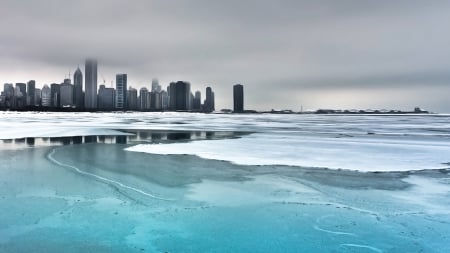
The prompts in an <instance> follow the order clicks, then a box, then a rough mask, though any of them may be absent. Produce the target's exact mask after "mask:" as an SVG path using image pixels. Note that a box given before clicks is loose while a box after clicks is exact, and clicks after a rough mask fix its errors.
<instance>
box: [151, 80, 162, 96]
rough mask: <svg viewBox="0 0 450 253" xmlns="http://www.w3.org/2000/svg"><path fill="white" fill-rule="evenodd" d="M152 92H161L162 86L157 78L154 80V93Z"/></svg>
mask: <svg viewBox="0 0 450 253" xmlns="http://www.w3.org/2000/svg"><path fill="white" fill-rule="evenodd" d="M151 92H158V93H159V92H161V85H159V81H158V79H157V78H153V79H152V91H151Z"/></svg>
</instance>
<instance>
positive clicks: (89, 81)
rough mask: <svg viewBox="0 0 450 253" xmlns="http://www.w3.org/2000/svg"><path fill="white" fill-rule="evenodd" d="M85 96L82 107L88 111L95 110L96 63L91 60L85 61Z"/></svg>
mask: <svg viewBox="0 0 450 253" xmlns="http://www.w3.org/2000/svg"><path fill="white" fill-rule="evenodd" d="M84 74H85V80H84V85H85V88H84V90H85V95H84V107H85V108H86V109H88V110H95V109H97V61H96V60H93V59H88V60H86V63H85V70H84Z"/></svg>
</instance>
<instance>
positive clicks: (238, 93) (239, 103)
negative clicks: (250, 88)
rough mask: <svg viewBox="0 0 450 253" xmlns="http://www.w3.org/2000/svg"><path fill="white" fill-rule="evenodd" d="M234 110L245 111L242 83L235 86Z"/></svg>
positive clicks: (237, 111) (236, 111)
mask: <svg viewBox="0 0 450 253" xmlns="http://www.w3.org/2000/svg"><path fill="white" fill-rule="evenodd" d="M233 112H235V113H242V112H244V86H243V85H242V84H236V85H234V86H233Z"/></svg>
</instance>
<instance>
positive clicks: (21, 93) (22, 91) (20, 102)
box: [14, 83, 27, 109]
mask: <svg viewBox="0 0 450 253" xmlns="http://www.w3.org/2000/svg"><path fill="white" fill-rule="evenodd" d="M14 99H15V102H14V106H15V107H16V108H18V109H22V108H24V107H25V106H26V105H27V85H26V84H25V83H16V89H15V91H14Z"/></svg>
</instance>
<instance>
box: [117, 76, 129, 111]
mask: <svg viewBox="0 0 450 253" xmlns="http://www.w3.org/2000/svg"><path fill="white" fill-rule="evenodd" d="M126 106H127V74H117V75H116V109H117V110H125V109H126Z"/></svg>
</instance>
